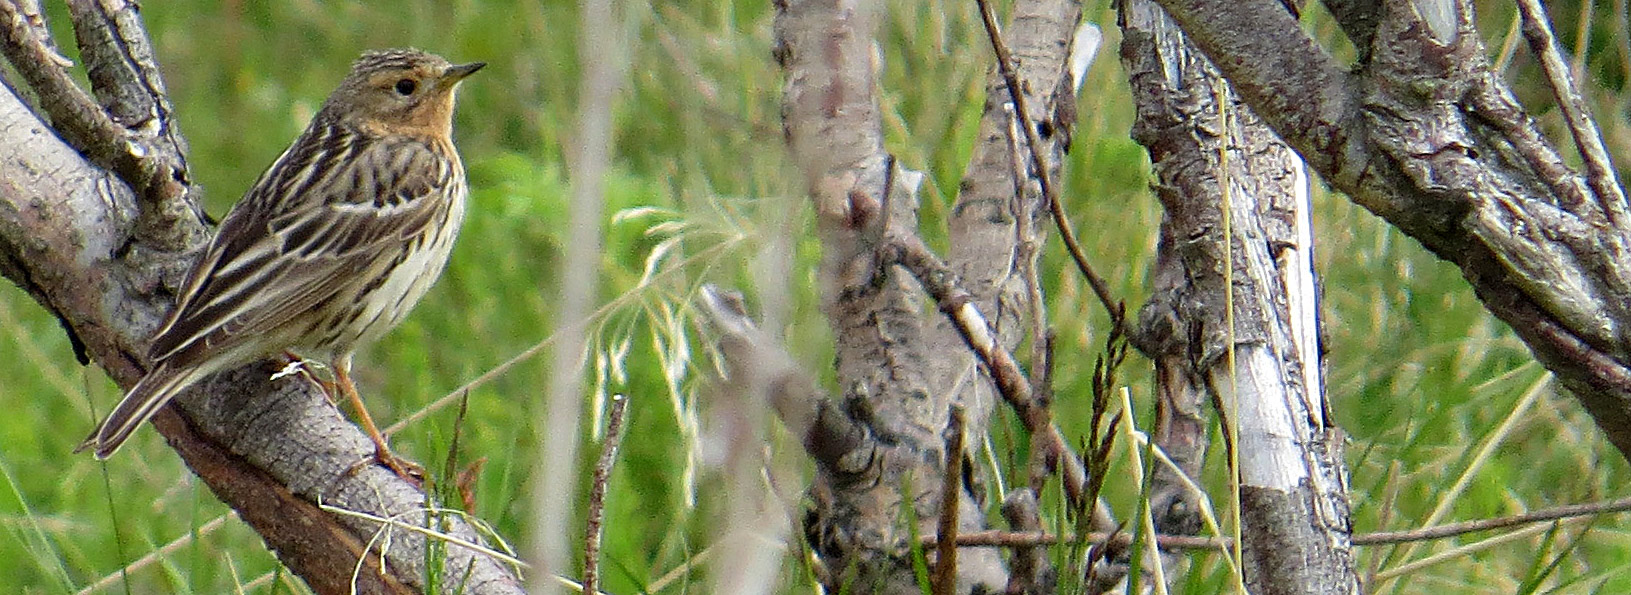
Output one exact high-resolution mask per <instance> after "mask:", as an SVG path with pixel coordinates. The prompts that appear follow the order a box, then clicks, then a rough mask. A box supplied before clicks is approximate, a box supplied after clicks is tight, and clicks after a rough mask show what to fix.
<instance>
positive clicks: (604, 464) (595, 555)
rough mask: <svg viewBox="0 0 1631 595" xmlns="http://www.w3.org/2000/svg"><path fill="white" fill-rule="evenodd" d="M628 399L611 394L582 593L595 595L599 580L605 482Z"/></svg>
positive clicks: (586, 537)
mask: <svg viewBox="0 0 1631 595" xmlns="http://www.w3.org/2000/svg"><path fill="white" fill-rule="evenodd" d="M628 408H629V398H628V397H625V396H623V395H612V410H611V412H610V413H609V414H608V417H607V420H606V441H605V443H603V444H601V445H600V460H599V461H596V462H595V474H594V479H593V480H592V483H590V487H589V512H588V518H587V520H585V521H584V529H583V592H584V593H590V594H595V593H599V592H600V591H597V590H595V589H596V586H595V583H597V582H599V579H600V536H601V529H602V521H603V520H604V519H605V517H606V481H607V480H608V479H610V478H611V476H612V463H614V462H616V461H617V447H618V445H619V444H621V443H622V442H623V414H624V413H625V412H626V411H628Z"/></svg>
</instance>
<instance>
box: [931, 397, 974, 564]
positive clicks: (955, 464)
mask: <svg viewBox="0 0 1631 595" xmlns="http://www.w3.org/2000/svg"><path fill="white" fill-rule="evenodd" d="M965 438H966V437H965V436H964V429H963V408H962V407H957V406H953V407H952V410H951V421H950V423H948V424H946V473H945V474H944V475H943V476H941V478H940V520H939V523H938V526H936V527H935V535H936V536H937V539H938V540H939V541H938V542H937V543H936V545H935V548H934V552H935V556H934V579H933V583H932V584H933V592H934V594H935V595H952V594H953V593H956V592H957V543H956V542H957V517H958V514H957V505H958V503H959V502H961V500H962V498H960V497H959V495H960V494H961V492H962V491H963V473H962V471H963V440H964V439H965Z"/></svg>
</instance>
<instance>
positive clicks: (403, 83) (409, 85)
mask: <svg viewBox="0 0 1631 595" xmlns="http://www.w3.org/2000/svg"><path fill="white" fill-rule="evenodd" d="M418 86H419V84H418V83H415V82H413V79H402V80H400V81H397V82H396V92H397V94H398V95H401V96H403V97H407V96H409V95H413V90H414V89H415V88H417V87H418Z"/></svg>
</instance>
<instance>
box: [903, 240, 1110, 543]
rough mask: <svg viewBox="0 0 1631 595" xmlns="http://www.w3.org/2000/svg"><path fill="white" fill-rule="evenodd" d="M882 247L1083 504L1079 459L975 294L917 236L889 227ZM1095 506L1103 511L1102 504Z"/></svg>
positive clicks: (1074, 502) (1074, 500) (1075, 501)
mask: <svg viewBox="0 0 1631 595" xmlns="http://www.w3.org/2000/svg"><path fill="white" fill-rule="evenodd" d="M881 248H882V250H881V252H883V253H884V255H885V259H884V260H885V261H886V262H893V263H896V264H899V265H901V266H902V267H905V268H906V270H907V271H908V272H910V273H911V274H912V275H913V276H914V277H916V278H917V280H918V283H919V284H920V285H922V286H923V289H924V291H926V292H928V294H929V296H930V297H932V298H934V300H935V302H936V303H937V304H939V306H940V311H941V312H942V313H944V314H945V315H946V317H947V318H949V319H950V320H951V322H952V326H953V327H955V328H956V329H957V332H958V334H960V335H961V336H962V337H963V341H964V342H966V343H967V344H968V346H969V348H970V349H972V350H974V354H975V355H976V356H977V357H979V358H980V363H982V364H984V365H985V367H986V370H987V371H989V372H990V373H991V379H992V381H994V382H995V383H996V384H997V392H998V393H1000V394H1002V398H1003V400H1004V401H1007V403H1008V405H1009V406H1010V407H1013V408H1014V411H1015V412H1016V413H1018V415H1019V418H1020V421H1021V423H1023V424H1024V425H1025V429H1026V431H1028V432H1030V433H1031V434H1032V435H1033V436H1041V437H1042V438H1043V446H1044V447H1046V448H1047V449H1048V450H1050V451H1052V453H1053V455H1054V456H1055V457H1056V458H1057V460H1058V461H1059V465H1060V475H1061V479H1062V483H1063V484H1064V487H1065V497H1066V499H1067V500H1068V501H1069V503H1070V505H1071V507H1072V508H1076V509H1078V510H1081V509H1083V507H1082V501H1083V498H1085V495H1086V491H1085V488H1086V486H1087V471H1086V469H1085V468H1083V466H1082V460H1081V458H1079V457H1077V456H1076V453H1075V452H1072V450H1071V448H1070V445H1069V444H1068V443H1066V442H1065V437H1064V435H1063V434H1062V433H1060V431H1059V427H1058V426H1056V425H1054V424H1053V423H1052V422H1051V421H1049V419H1048V415H1047V411H1046V410H1045V409H1043V408H1042V407H1040V406H1039V405H1038V403H1037V401H1036V399H1035V398H1034V396H1033V395H1032V393H1031V384H1030V382H1029V381H1028V380H1026V378H1025V373H1024V371H1022V370H1021V369H1020V367H1019V363H1018V362H1015V361H1014V356H1013V355H1012V354H1009V353H1008V350H1006V349H1003V348H1002V347H1001V346H1000V345H999V344H998V343H997V338H996V336H995V335H993V334H992V332H991V324H990V323H988V322H987V321H986V318H985V315H984V314H981V313H980V309H979V307H978V306H976V305H975V303H974V296H973V295H972V294H970V293H969V292H968V290H966V289H963V288H962V287H961V286H960V285H959V284H958V282H957V275H956V273H953V272H952V271H951V268H950V267H948V266H947V265H946V263H945V262H943V261H941V260H940V257H938V256H935V254H934V252H932V251H931V250H929V247H928V246H926V245H924V244H923V239H922V238H919V237H917V236H916V235H914V234H910V233H900V232H895V231H891V232H889V233H887V234H886V237H885V240H884V244H883V246H881ZM1095 508H1096V509H1098V510H1100V511H1101V512H1102V511H1103V507H1095ZM1105 522H1106V523H1107V525H1108V524H1110V523H1111V522H1110V520H1109V519H1108V518H1106V519H1105Z"/></svg>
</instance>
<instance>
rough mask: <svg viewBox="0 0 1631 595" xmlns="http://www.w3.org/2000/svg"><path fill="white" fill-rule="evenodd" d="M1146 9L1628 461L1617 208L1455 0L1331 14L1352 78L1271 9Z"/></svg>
mask: <svg viewBox="0 0 1631 595" xmlns="http://www.w3.org/2000/svg"><path fill="white" fill-rule="evenodd" d="M1159 2H1160V3H1161V5H1162V6H1163V7H1165V8H1166V9H1167V10H1168V11H1169V12H1170V13H1171V14H1172V15H1173V18H1174V19H1175V20H1176V21H1177V22H1178V23H1179V25H1180V26H1181V27H1182V28H1183V30H1184V32H1185V33H1186V34H1188V35H1189V36H1190V39H1191V40H1192V41H1193V42H1194V43H1195V45H1196V46H1197V47H1199V48H1200V49H1201V51H1203V52H1205V53H1206V55H1207V56H1208V57H1209V58H1210V59H1211V60H1212V62H1213V63H1214V64H1216V65H1217V66H1218V68H1219V70H1221V71H1222V72H1223V74H1224V75H1225V76H1226V77H1228V79H1229V81H1230V82H1231V83H1232V84H1233V85H1234V88H1235V90H1236V91H1237V92H1239V93H1240V95H1241V97H1242V99H1244V100H1245V102H1246V103H1247V104H1248V105H1250V106H1251V107H1252V108H1253V109H1254V110H1255V111H1256V112H1257V113H1258V114H1260V115H1262V117H1263V119H1264V121H1265V123H1267V124H1268V125H1269V126H1270V127H1271V128H1273V129H1274V130H1275V131H1276V132H1277V133H1279V134H1280V135H1281V136H1282V137H1283V138H1284V139H1285V140H1286V142H1287V143H1288V144H1290V145H1291V146H1292V147H1293V148H1295V149H1296V150H1297V151H1298V152H1299V153H1300V154H1301V155H1302V156H1303V158H1304V159H1305V160H1307V162H1308V164H1309V165H1310V166H1311V167H1312V168H1313V169H1314V170H1315V171H1317V172H1319V173H1320V175H1321V176H1322V177H1323V178H1324V179H1325V180H1326V181H1327V182H1328V183H1330V184H1331V185H1333V186H1335V187H1336V188H1337V189H1339V190H1341V191H1342V192H1344V193H1346V194H1347V195H1348V196H1349V197H1350V198H1351V199H1352V200H1353V201H1354V202H1356V203H1358V204H1359V205H1361V206H1364V207H1365V208H1366V209H1369V210H1370V211H1371V212H1373V213H1376V214H1377V215H1379V216H1381V217H1382V218H1384V219H1386V220H1387V221H1388V222H1389V223H1391V224H1393V225H1395V226H1397V227H1398V228H1399V229H1400V230H1401V231H1403V232H1405V233H1406V234H1408V235H1410V236H1411V237H1413V238H1415V239H1416V240H1417V241H1420V242H1421V243H1422V245H1424V246H1425V247H1427V249H1428V250H1430V251H1432V252H1433V253H1434V254H1436V255H1437V256H1438V257H1440V258H1442V259H1444V260H1447V261H1449V262H1451V263H1453V264H1455V265H1456V266H1457V267H1459V268H1460V269H1461V272H1462V275H1463V276H1464V277H1465V278H1466V279H1467V281H1468V282H1469V283H1470V284H1471V285H1472V288H1473V290H1474V291H1475V292H1476V293H1477V295H1478V297H1479V299H1481V300H1482V301H1483V303H1484V305H1485V307H1486V308H1488V309H1489V311H1490V312H1491V313H1492V314H1494V315H1495V316H1496V317H1497V318H1499V319H1501V320H1502V321H1504V322H1506V323H1507V324H1508V325H1510V326H1511V328H1512V329H1513V331H1514V332H1516V333H1517V335H1518V337H1519V338H1521V339H1522V340H1523V341H1524V342H1525V343H1526V344H1527V345H1528V346H1529V348H1530V350H1531V351H1532V352H1533V353H1534V354H1535V357H1536V359H1538V360H1539V361H1540V362H1541V364H1543V365H1544V366H1546V368H1547V369H1549V370H1551V371H1552V372H1554V373H1555V374H1557V377H1558V379H1559V380H1560V381H1562V383H1563V385H1564V386H1566V387H1568V388H1569V390H1570V391H1571V392H1572V393H1573V394H1574V395H1575V396H1576V397H1577V398H1578V399H1580V402H1581V403H1582V404H1583V405H1584V406H1585V408H1586V410H1587V412H1589V413H1590V414H1591V415H1592V417H1593V419H1594V420H1595V421H1596V422H1597V425H1598V426H1599V427H1600V428H1602V429H1603V431H1604V433H1605V434H1606V435H1607V437H1608V439H1609V440H1610V441H1611V442H1612V443H1613V444H1614V445H1615V447H1617V448H1618V449H1619V450H1620V452H1621V453H1622V454H1631V349H1628V347H1631V340H1628V337H1631V258H1628V256H1627V244H1628V240H1631V238H1628V236H1627V230H1626V229H1625V227H1624V223H1623V222H1624V220H1625V218H1624V217H1623V216H1620V215H1619V214H1617V213H1616V212H1617V211H1621V210H1624V209H1625V205H1622V204H1616V202H1615V201H1614V199H1613V198H1612V197H1609V196H1606V195H1607V194H1614V193H1613V192H1604V191H1602V190H1598V189H1594V188H1593V185H1592V184H1590V183H1588V181H1587V179H1586V177H1585V176H1582V175H1580V174H1578V173H1576V172H1574V171H1573V170H1571V169H1569V168H1568V167H1567V166H1566V165H1565V163H1564V160H1563V159H1562V157H1561V154H1560V152H1559V151H1558V150H1557V149H1556V148H1554V146H1553V145H1552V143H1551V142H1550V141H1549V140H1547V139H1546V138H1544V137H1543V136H1542V135H1541V134H1540V132H1539V129H1538V128H1537V127H1536V125H1535V123H1534V121H1533V120H1531V119H1530V118H1529V116H1528V114H1526V113H1525V112H1524V110H1523V108H1522V106H1520V105H1519V104H1518V103H1517V101H1516V100H1515V99H1514V98H1513V96H1512V93H1511V92H1510V90H1509V89H1508V88H1507V87H1506V86H1505V84H1504V83H1503V82H1502V80H1501V77H1500V76H1499V74H1498V73H1495V72H1492V71H1491V70H1490V65H1489V63H1488V60H1487V59H1486V58H1485V55H1486V52H1485V50H1484V46H1483V43H1482V42H1481V40H1480V39H1479V38H1478V31H1477V30H1476V29H1475V28H1474V25H1473V23H1474V21H1473V15H1472V6H1471V4H1470V3H1467V2H1455V1H1451V0H1444V1H1442V2H1420V3H1407V2H1389V3H1370V2H1351V3H1343V6H1345V8H1344V9H1343V11H1342V12H1341V13H1339V17H1340V21H1341V23H1342V24H1343V26H1344V31H1346V32H1348V34H1349V35H1350V36H1352V37H1353V38H1354V39H1355V40H1356V41H1363V40H1366V38H1367V37H1369V42H1370V43H1369V45H1368V58H1369V60H1368V61H1367V62H1365V63H1362V64H1360V65H1359V68H1357V69H1353V70H1350V69H1348V68H1346V67H1345V66H1343V65H1340V64H1337V63H1336V61H1335V60H1333V59H1332V58H1331V57H1330V55H1329V54H1327V53H1326V52H1325V51H1324V50H1323V49H1322V48H1320V47H1319V46H1318V45H1317V44H1316V43H1315V42H1314V41H1313V40H1312V39H1311V38H1310V37H1308V35H1307V34H1306V33H1304V32H1303V31H1302V30H1301V29H1300V28H1299V27H1298V24H1297V22H1296V20H1295V19H1293V18H1291V17H1290V15H1287V14H1285V11H1284V10H1283V9H1278V3H1277V2H1272V1H1268V0H1256V1H1234V0H1159ZM1370 23H1375V26H1374V28H1372V27H1371V26H1370ZM1367 32H1370V34H1369V35H1367ZM1621 190H1623V189H1621ZM1620 194H1623V192H1620Z"/></svg>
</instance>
